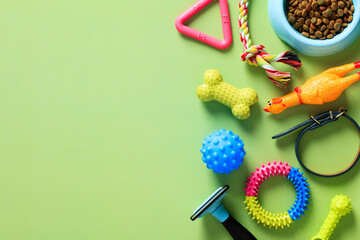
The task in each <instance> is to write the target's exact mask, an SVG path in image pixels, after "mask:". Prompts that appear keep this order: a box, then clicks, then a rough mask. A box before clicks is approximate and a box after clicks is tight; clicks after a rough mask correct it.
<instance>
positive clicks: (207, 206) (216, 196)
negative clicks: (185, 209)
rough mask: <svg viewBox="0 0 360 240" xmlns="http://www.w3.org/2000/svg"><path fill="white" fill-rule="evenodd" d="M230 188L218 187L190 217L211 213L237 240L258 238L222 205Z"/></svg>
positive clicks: (199, 216) (192, 218)
mask: <svg viewBox="0 0 360 240" xmlns="http://www.w3.org/2000/svg"><path fill="white" fill-rule="evenodd" d="M228 189H229V186H228V185H225V186H224V187H222V188H221V187H220V188H218V189H217V190H216V191H215V192H214V193H213V194H212V195H211V196H210V197H209V198H208V199H206V201H205V202H203V203H202V204H201V205H200V207H198V208H197V209H196V210H195V211H194V214H193V215H192V216H191V217H190V219H191V220H192V221H194V220H195V219H197V218H201V217H203V216H204V215H206V214H208V213H211V214H212V215H213V216H214V217H215V218H216V219H217V220H218V221H219V222H221V223H222V224H223V226H224V227H225V228H226V230H227V231H228V232H229V233H230V235H231V236H232V237H233V239H235V240H240V239H246V240H256V238H255V237H254V236H253V235H252V234H251V233H250V232H249V231H248V230H247V229H246V228H245V227H243V226H242V225H241V224H240V223H239V222H238V221H236V220H235V219H234V218H233V217H232V216H231V215H230V214H229V212H228V211H227V210H226V209H225V207H224V206H223V205H222V203H221V201H222V200H223V198H224V197H225V195H226V191H227V190H228Z"/></svg>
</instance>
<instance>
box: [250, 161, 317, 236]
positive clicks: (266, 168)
mask: <svg viewBox="0 0 360 240" xmlns="http://www.w3.org/2000/svg"><path fill="white" fill-rule="evenodd" d="M275 174H276V175H280V176H284V177H286V178H287V179H290V181H291V182H292V183H293V184H294V187H295V190H296V200H295V203H294V205H293V206H292V207H291V208H290V209H289V210H288V211H286V212H283V213H280V214H273V213H269V212H268V211H266V210H265V209H263V208H262V207H261V206H260V203H259V201H258V199H257V195H258V191H259V188H260V185H261V183H262V182H263V181H264V180H265V179H267V178H269V177H271V176H274V175H275ZM302 175H303V173H301V172H299V169H298V168H294V167H291V166H289V165H288V164H287V162H285V163H282V162H281V161H279V162H276V161H274V162H273V163H270V162H268V163H267V164H266V165H261V168H256V171H255V172H252V176H251V177H249V182H247V183H246V188H245V189H244V190H245V191H246V200H245V203H246V204H247V206H246V209H249V214H252V215H253V219H255V220H257V222H258V223H262V224H263V225H264V226H269V228H271V227H275V229H277V228H278V227H281V228H284V226H288V227H289V225H290V223H292V222H293V221H295V220H296V219H300V215H304V211H305V210H306V209H307V207H306V205H307V204H309V198H310V194H309V192H310V189H309V188H308V186H309V184H308V183H307V182H306V178H305V177H303V176H302Z"/></svg>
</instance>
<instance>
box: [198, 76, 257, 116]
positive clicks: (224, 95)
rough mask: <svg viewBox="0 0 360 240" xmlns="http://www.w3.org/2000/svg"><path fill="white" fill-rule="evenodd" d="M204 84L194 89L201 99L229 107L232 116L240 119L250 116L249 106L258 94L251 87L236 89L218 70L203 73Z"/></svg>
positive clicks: (255, 101) (253, 102) (254, 101)
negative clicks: (225, 80)
mask: <svg viewBox="0 0 360 240" xmlns="http://www.w3.org/2000/svg"><path fill="white" fill-rule="evenodd" d="M204 79H205V84H203V85H201V86H199V87H198V88H197V89H196V94H197V96H198V97H199V98H200V100H201V101H204V102H209V101H211V100H215V101H218V102H220V103H222V104H224V105H226V106H228V107H230V108H231V111H232V113H233V114H234V116H235V117H236V118H238V119H240V120H244V119H247V118H249V117H250V106H251V105H254V104H255V103H257V101H258V95H257V93H256V92H255V90H254V89H252V88H244V89H238V88H236V87H234V86H232V85H230V84H228V83H226V82H224V80H223V78H222V76H221V74H220V72H218V71H216V70H208V71H206V72H205V74H204Z"/></svg>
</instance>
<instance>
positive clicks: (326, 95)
mask: <svg viewBox="0 0 360 240" xmlns="http://www.w3.org/2000/svg"><path fill="white" fill-rule="evenodd" d="M357 68H360V62H356V63H350V64H347V65H343V66H340V67H334V68H330V69H328V70H326V71H325V72H322V73H320V74H318V75H316V76H314V77H311V78H309V79H308V80H307V81H306V82H305V84H304V85H302V86H301V87H297V88H295V91H293V92H291V93H289V94H287V95H285V96H283V97H277V98H274V99H272V100H271V101H269V102H268V105H267V106H266V107H265V108H264V111H266V112H270V113H275V114H277V113H281V112H282V111H284V110H285V109H287V108H289V107H293V106H296V105H299V104H323V103H326V102H332V101H335V100H336V99H337V98H338V97H340V95H341V93H342V92H343V91H344V90H345V89H346V88H347V87H349V86H350V85H351V84H353V83H354V82H356V81H358V80H359V79H360V72H359V73H355V74H353V75H350V76H347V77H344V75H345V74H346V73H348V72H350V71H352V70H354V69H357Z"/></svg>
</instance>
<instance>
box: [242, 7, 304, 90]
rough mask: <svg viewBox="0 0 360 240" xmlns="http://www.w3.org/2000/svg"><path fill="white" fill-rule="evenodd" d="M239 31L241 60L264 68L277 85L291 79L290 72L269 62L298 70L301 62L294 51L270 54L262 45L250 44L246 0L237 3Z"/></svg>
mask: <svg viewBox="0 0 360 240" xmlns="http://www.w3.org/2000/svg"><path fill="white" fill-rule="evenodd" d="M239 13H240V14H239V31H240V38H241V42H242V44H243V46H244V52H243V53H242V54H241V60H242V61H246V62H248V63H249V64H250V65H254V66H260V67H262V68H263V69H265V71H266V74H267V77H268V78H269V79H270V80H271V81H272V82H273V83H274V84H275V85H276V86H278V87H282V88H285V87H286V86H287V85H288V84H289V83H290V79H291V73H288V72H280V71H278V70H276V69H275V68H274V67H273V66H271V62H282V63H285V64H288V65H290V66H291V67H292V68H294V69H295V70H298V69H299V68H300V67H301V65H302V63H301V60H300V59H299V58H298V56H297V55H296V54H295V53H292V52H291V51H287V52H283V53H280V54H279V55H271V54H269V53H267V52H266V50H265V47H264V46H263V45H252V41H251V38H250V33H249V27H248V15H247V13H248V0H240V3H239Z"/></svg>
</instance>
